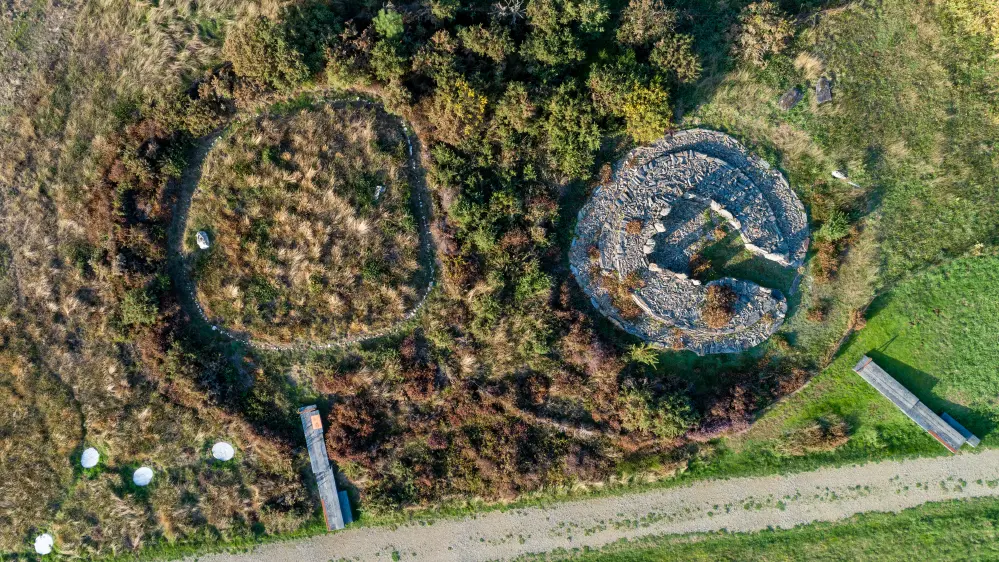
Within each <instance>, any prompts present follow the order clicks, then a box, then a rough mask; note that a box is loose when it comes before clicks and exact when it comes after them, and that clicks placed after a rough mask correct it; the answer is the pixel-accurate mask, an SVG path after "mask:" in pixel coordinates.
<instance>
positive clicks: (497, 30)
mask: <svg viewBox="0 0 999 562" xmlns="http://www.w3.org/2000/svg"><path fill="white" fill-rule="evenodd" d="M458 37H459V38H460V39H461V42H462V44H463V45H465V48H466V49H468V50H469V51H472V52H473V53H475V54H477V55H480V56H484V57H489V58H491V59H492V60H494V61H496V62H501V61H502V60H503V59H505V58H506V57H507V55H509V54H510V53H512V52H513V50H514V45H513V39H512V38H511V37H510V30H508V29H507V28H505V27H502V26H500V25H497V24H496V23H493V24H492V25H490V26H489V27H488V28H487V27H485V26H484V25H482V24H479V25H473V26H471V27H464V28H462V29H461V30H460V31H458Z"/></svg>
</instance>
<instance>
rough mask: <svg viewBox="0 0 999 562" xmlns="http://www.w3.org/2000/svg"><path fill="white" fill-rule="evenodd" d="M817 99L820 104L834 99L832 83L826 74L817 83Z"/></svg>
mask: <svg viewBox="0 0 999 562" xmlns="http://www.w3.org/2000/svg"><path fill="white" fill-rule="evenodd" d="M815 101H816V102H818V103H820V104H822V103H826V102H827V101H832V85H831V84H830V83H829V79H828V78H826V77H825V76H823V77H821V78H819V81H818V82H816V83H815Z"/></svg>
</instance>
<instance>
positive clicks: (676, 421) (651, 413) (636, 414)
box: [618, 389, 695, 439]
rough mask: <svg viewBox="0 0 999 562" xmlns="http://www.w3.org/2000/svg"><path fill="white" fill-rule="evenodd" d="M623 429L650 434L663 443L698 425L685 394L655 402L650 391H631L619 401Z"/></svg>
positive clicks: (622, 394) (624, 394) (662, 398)
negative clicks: (664, 440) (695, 424)
mask: <svg viewBox="0 0 999 562" xmlns="http://www.w3.org/2000/svg"><path fill="white" fill-rule="evenodd" d="M618 401H619V403H620V405H621V427H623V428H624V429H626V430H628V431H640V432H645V433H651V434H652V435H654V436H656V437H659V438H660V439H676V438H677V437H680V436H681V435H683V434H684V433H685V432H686V431H687V430H688V429H689V428H690V427H691V426H692V425H693V424H694V421H695V415H694V412H693V409H692V408H691V407H690V403H689V402H688V401H687V399H686V397H685V396H684V395H682V394H671V395H667V396H664V397H660V398H655V397H653V396H652V393H651V392H649V391H648V390H644V389H642V390H638V389H630V390H625V391H623V392H622V393H621V394H620V396H619V397H618Z"/></svg>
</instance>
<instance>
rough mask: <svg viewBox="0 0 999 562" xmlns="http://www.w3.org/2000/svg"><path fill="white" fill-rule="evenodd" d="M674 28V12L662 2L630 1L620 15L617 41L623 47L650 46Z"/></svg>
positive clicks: (656, 0)
mask: <svg viewBox="0 0 999 562" xmlns="http://www.w3.org/2000/svg"><path fill="white" fill-rule="evenodd" d="M675 27H676V10H673V9H671V8H668V7H666V5H665V3H664V2H663V0H631V1H630V2H628V6H627V7H626V8H625V9H624V11H623V12H622V13H621V26H620V27H618V29H617V40H618V42H620V43H621V44H623V45H631V46H633V47H641V46H647V45H651V44H652V43H654V42H656V41H658V40H659V39H662V38H663V37H665V36H666V35H669V34H671V33H673V29H674V28H675Z"/></svg>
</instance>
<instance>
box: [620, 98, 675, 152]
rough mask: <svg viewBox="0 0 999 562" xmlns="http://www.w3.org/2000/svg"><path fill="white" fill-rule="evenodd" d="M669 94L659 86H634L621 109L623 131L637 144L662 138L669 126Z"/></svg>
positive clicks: (670, 110)
mask: <svg viewBox="0 0 999 562" xmlns="http://www.w3.org/2000/svg"><path fill="white" fill-rule="evenodd" d="M671 114H672V109H671V108H670V105H669V94H667V93H666V90H665V89H664V88H663V87H662V86H661V85H660V84H655V83H653V84H650V85H647V86H646V85H642V84H634V85H633V86H632V88H631V91H630V92H628V95H627V96H626V97H625V101H624V105H623V106H622V108H621V115H622V117H624V123H625V129H626V130H627V131H628V134H629V135H631V138H633V139H635V142H638V143H649V142H652V141H654V140H656V139H658V138H659V137H661V136H663V134H664V133H665V132H666V129H668V128H669V127H670V125H671V123H672V122H671V119H670V117H671Z"/></svg>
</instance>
